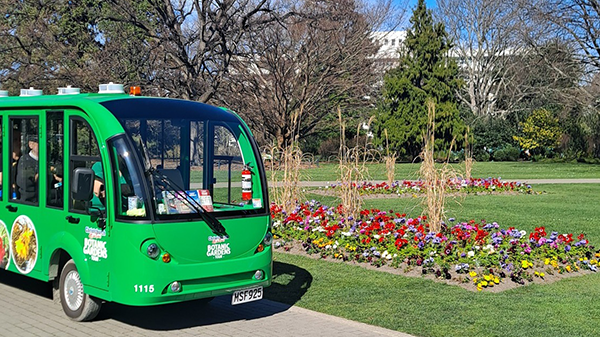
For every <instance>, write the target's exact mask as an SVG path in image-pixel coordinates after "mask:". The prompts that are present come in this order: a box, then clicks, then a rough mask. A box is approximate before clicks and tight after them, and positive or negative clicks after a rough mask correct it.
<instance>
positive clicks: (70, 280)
mask: <svg viewBox="0 0 600 337" xmlns="http://www.w3.org/2000/svg"><path fill="white" fill-rule="evenodd" d="M64 295H65V302H66V304H67V306H68V307H69V309H71V310H73V311H76V310H77V309H79V308H80V307H81V304H82V303H83V284H81V279H80V278H79V273H78V272H77V271H74V270H71V271H70V272H69V273H68V274H67V276H66V277H65V289H64Z"/></svg>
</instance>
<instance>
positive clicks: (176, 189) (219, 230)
mask: <svg viewBox="0 0 600 337" xmlns="http://www.w3.org/2000/svg"><path fill="white" fill-rule="evenodd" d="M147 172H148V173H150V174H152V175H153V176H154V177H156V178H157V179H158V181H159V182H160V183H161V185H162V187H163V190H164V191H167V192H168V193H171V194H172V195H174V196H176V197H179V199H181V200H184V201H185V202H186V203H187V204H188V206H189V207H191V208H192V209H193V210H194V211H196V213H198V214H200V217H201V218H202V220H204V222H206V224H207V225H208V227H210V229H211V230H212V231H213V233H215V234H217V235H218V236H221V237H229V235H227V232H226V231H225V227H223V224H221V222H220V221H219V220H218V219H217V218H216V217H215V216H214V215H212V213H210V212H208V211H207V210H206V209H205V208H204V207H203V206H202V205H201V204H200V203H199V202H198V201H197V200H196V199H194V198H192V197H190V196H189V195H188V194H187V193H186V192H185V191H184V190H183V188H181V186H177V184H175V183H174V182H173V181H172V180H171V179H169V177H167V176H165V175H164V174H162V173H160V172H159V171H157V170H155V169H154V168H153V167H149V168H148V170H147ZM164 187H167V188H168V189H164Z"/></svg>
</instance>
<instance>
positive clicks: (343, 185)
mask: <svg viewBox="0 0 600 337" xmlns="http://www.w3.org/2000/svg"><path fill="white" fill-rule="evenodd" d="M338 120H339V123H340V150H339V170H340V179H339V180H340V188H339V189H337V191H338V196H339V198H340V201H341V205H342V207H343V210H344V213H345V214H346V215H357V214H358V213H359V212H360V211H361V209H362V208H363V205H364V202H363V198H362V196H361V195H360V193H359V191H358V189H357V188H356V186H357V183H358V182H361V181H364V180H368V177H369V174H368V168H367V165H366V164H367V163H370V162H372V161H375V160H376V158H377V155H378V152H377V151H375V150H372V149H369V137H365V143H364V145H362V144H360V143H359V140H358V135H359V134H360V129H361V126H362V124H360V123H359V125H358V127H357V132H356V134H357V138H356V139H357V140H356V145H355V146H354V147H352V148H350V147H348V146H346V137H345V132H346V125H345V123H344V121H343V120H342V110H341V109H340V108H339V107H338ZM372 122H373V117H371V118H370V119H369V121H368V123H367V124H366V126H367V129H369V128H370V126H371V123H372Z"/></svg>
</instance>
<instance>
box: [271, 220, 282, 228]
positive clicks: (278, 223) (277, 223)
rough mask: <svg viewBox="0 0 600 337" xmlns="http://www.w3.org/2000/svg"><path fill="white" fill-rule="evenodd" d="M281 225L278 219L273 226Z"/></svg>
mask: <svg viewBox="0 0 600 337" xmlns="http://www.w3.org/2000/svg"><path fill="white" fill-rule="evenodd" d="M279 225H281V221H279V220H277V221H275V222H273V227H278V226H279Z"/></svg>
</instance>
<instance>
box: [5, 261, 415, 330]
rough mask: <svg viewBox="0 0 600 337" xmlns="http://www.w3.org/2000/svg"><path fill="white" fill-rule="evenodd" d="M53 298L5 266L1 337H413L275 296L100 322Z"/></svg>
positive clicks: (119, 314)
mask: <svg viewBox="0 0 600 337" xmlns="http://www.w3.org/2000/svg"><path fill="white" fill-rule="evenodd" d="M266 291H268V288H267V289H266ZM51 297H52V296H51V288H50V285H49V284H48V283H44V282H40V281H37V280H34V279H31V278H28V277H25V276H21V275H16V274H13V273H10V272H6V271H0V301H1V302H0V303H2V304H1V305H0V336H19V337H26V336H86V337H87V336H91V337H94V336H97V337H106V336H140V337H142V336H167V335H168V336H219V337H225V336H236V337H237V336H307V337H308V336H310V337H319V336H359V337H362V336H364V337H366V336H397V337H410V336H409V335H407V334H403V333H399V332H396V331H392V330H387V329H383V328H379V327H375V326H371V325H367V324H363V323H357V322H353V321H349V320H346V319H342V318H338V317H334V316H330V315H325V314H321V313H318V312H314V311H310V310H306V309H302V308H299V307H294V306H289V305H285V304H281V303H277V302H273V301H269V300H261V301H257V302H252V303H247V304H242V305H238V306H231V305H230V301H231V298H230V297H227V296H224V297H219V298H217V299H215V300H214V301H213V302H211V303H210V304H208V305H206V306H201V305H199V304H198V303H195V302H184V303H178V304H170V305H163V306H155V307H129V306H124V305H118V304H114V303H107V304H105V305H104V306H103V307H102V311H101V312H100V314H99V316H98V317H97V319H96V320H95V321H93V322H86V323H76V322H72V321H70V320H69V319H68V318H67V317H66V316H65V315H64V314H63V312H62V309H61V307H60V305H59V304H54V302H53V301H52V298H51Z"/></svg>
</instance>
